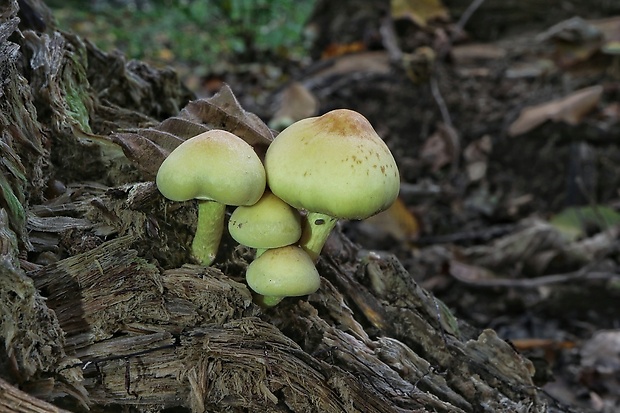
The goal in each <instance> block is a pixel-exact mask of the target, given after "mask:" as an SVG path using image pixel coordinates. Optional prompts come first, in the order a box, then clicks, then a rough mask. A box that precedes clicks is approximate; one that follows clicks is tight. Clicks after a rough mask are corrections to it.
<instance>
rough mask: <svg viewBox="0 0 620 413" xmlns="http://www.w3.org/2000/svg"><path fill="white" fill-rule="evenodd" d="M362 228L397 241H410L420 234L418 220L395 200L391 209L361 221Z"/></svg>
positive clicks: (399, 200)
mask: <svg viewBox="0 0 620 413" xmlns="http://www.w3.org/2000/svg"><path fill="white" fill-rule="evenodd" d="M363 225H364V226H371V227H373V228H375V230H378V231H382V232H385V233H387V234H389V235H391V236H392V237H394V238H395V239H397V240H399V241H405V242H406V241H411V240H413V239H415V238H416V237H417V236H418V234H419V233H420V224H419V223H418V219H417V218H416V217H415V216H414V215H413V214H412V213H411V212H410V211H409V210H408V209H407V206H406V205H405V203H404V202H403V201H402V200H401V199H400V198H397V199H396V202H394V203H393V204H392V206H391V207H389V208H388V209H386V210H385V211H383V212H380V213H378V214H377V215H374V216H372V217H370V218H367V219H365V220H364V221H363Z"/></svg>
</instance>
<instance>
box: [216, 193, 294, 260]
mask: <svg viewBox="0 0 620 413" xmlns="http://www.w3.org/2000/svg"><path fill="white" fill-rule="evenodd" d="M228 231H229V232H230V235H231V236H232V237H233V238H234V239H235V241H237V242H238V243H239V244H243V245H247V246H248V247H251V248H277V247H283V246H285V245H290V244H293V243H295V242H297V241H299V238H300V237H301V215H300V214H299V212H298V211H297V210H296V209H295V208H293V207H291V206H290V205H289V204H287V203H286V202H284V201H282V200H281V199H280V198H278V197H277V196H275V195H274V194H272V193H271V192H269V191H266V192H265V193H264V194H263V196H262V197H261V199H259V200H258V202H257V203H255V204H254V205H249V206H239V207H237V208H236V209H235V210H234V211H233V213H232V215H231V216H230V220H229V221H228Z"/></svg>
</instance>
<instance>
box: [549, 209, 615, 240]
mask: <svg viewBox="0 0 620 413" xmlns="http://www.w3.org/2000/svg"><path fill="white" fill-rule="evenodd" d="M549 222H550V223H551V225H553V226H554V227H555V228H556V229H557V230H558V231H560V232H561V233H562V234H564V236H566V237H567V238H568V239H569V240H571V241H574V240H576V239H578V238H581V237H583V236H585V235H586V233H587V229H588V228H590V227H592V226H596V227H597V228H599V229H600V230H602V231H604V230H606V229H608V228H610V227H612V226H614V225H618V224H620V213H618V212H616V211H615V210H614V209H613V208H610V207H607V206H603V205H593V206H587V207H569V208H566V209H564V210H563V211H562V212H560V213H558V214H557V215H555V216H553V217H552V218H551V220H550V221H549Z"/></svg>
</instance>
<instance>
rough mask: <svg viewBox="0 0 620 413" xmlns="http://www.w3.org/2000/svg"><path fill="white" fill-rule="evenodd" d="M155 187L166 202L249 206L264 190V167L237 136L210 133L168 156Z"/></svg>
mask: <svg viewBox="0 0 620 413" xmlns="http://www.w3.org/2000/svg"><path fill="white" fill-rule="evenodd" d="M156 183H157V188H159V191H160V192H161V193H162V194H163V195H164V196H165V197H166V198H168V199H171V200H173V201H187V200H189V199H194V198H196V199H201V200H210V201H216V202H219V203H222V204H226V205H251V204H254V203H256V201H258V200H259V198H260V197H261V195H262V194H263V192H264V191H265V168H264V167H263V164H262V163H261V161H260V159H259V157H258V155H256V152H254V149H253V148H252V147H251V146H250V145H249V144H248V143H246V142H245V141H244V140H243V139H241V138H239V137H238V136H236V135H234V134H232V133H230V132H227V131H224V130H218V129H214V130H210V131H208V132H205V133H201V134H200V135H197V136H194V137H193V138H190V139H188V140H186V141H185V142H183V143H182V144H181V145H179V146H178V147H177V148H176V149H175V150H174V151H172V152H171V153H170V155H168V157H167V158H166V159H165V160H164V162H163V163H162V164H161V166H160V167H159V170H158V171H157V178H156Z"/></svg>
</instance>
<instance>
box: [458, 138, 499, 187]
mask: <svg viewBox="0 0 620 413" xmlns="http://www.w3.org/2000/svg"><path fill="white" fill-rule="evenodd" d="M492 148H493V142H492V141H491V137H490V136H489V135H484V136H483V137H481V138H480V139H477V140H475V141H473V142H471V143H470V144H469V145H467V147H465V150H464V151H463V158H464V159H465V163H466V168H467V177H468V178H469V180H470V181H471V182H476V181H479V180H481V179H482V178H484V177H485V176H486V172H487V166H488V158H489V154H490V153H491V149H492Z"/></svg>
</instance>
